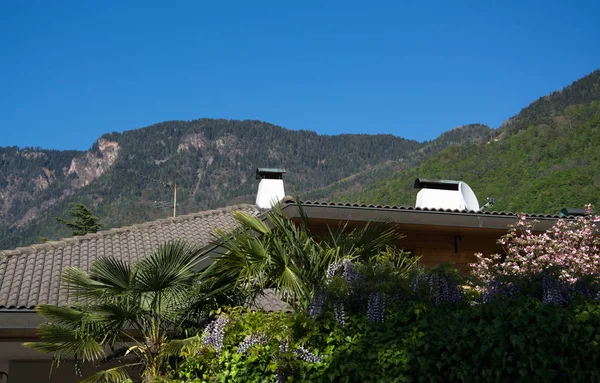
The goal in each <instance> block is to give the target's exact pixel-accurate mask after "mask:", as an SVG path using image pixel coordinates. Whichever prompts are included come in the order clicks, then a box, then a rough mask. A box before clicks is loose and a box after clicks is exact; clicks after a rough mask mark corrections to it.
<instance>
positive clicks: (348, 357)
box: [177, 298, 600, 382]
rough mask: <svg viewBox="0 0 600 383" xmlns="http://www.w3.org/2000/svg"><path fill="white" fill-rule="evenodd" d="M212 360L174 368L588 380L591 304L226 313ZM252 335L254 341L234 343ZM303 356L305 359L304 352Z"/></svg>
mask: <svg viewBox="0 0 600 383" xmlns="http://www.w3.org/2000/svg"><path fill="white" fill-rule="evenodd" d="M228 315H229V319H230V322H229V323H228V325H227V328H226V331H225V333H226V336H225V338H224V343H223V344H224V346H223V350H222V353H221V354H220V356H218V357H217V356H216V353H215V351H214V349H212V351H211V349H210V347H206V346H205V345H202V343H201V342H198V343H196V344H194V345H191V346H188V347H187V348H186V349H185V350H184V353H183V354H182V355H183V356H184V357H185V358H184V360H183V362H182V363H181V364H180V365H179V367H178V369H177V371H178V373H179V377H180V379H182V381H191V382H204V381H206V382H210V381H223V382H263V381H264V382H277V381H286V380H285V379H288V380H287V381H297V382H298V381H299V382H365V381H372V382H416V381H424V382H425V381H528V382H529V381H531V382H542V381H597V380H598V379H600V370H598V369H597V366H598V365H599V364H600V330H599V329H600V305H598V303H597V302H595V301H593V300H586V299H580V300H577V301H575V302H573V303H572V304H571V305H569V306H567V307H559V306H555V305H546V304H543V303H542V302H541V301H540V300H538V299H532V298H519V299H516V300H494V301H493V302H491V303H489V304H478V305H451V306H435V305H434V304H433V303H432V302H419V301H407V302H406V303H405V305H403V306H401V307H396V308H395V309H394V310H391V312H390V313H389V315H388V316H387V317H386V320H385V321H384V322H383V323H372V322H369V320H368V319H367V317H366V316H365V315H358V314H349V315H348V316H347V318H346V325H345V326H344V327H342V326H340V325H339V324H338V323H337V322H336V320H335V318H334V317H333V315H329V316H327V315H324V316H320V317H319V318H317V319H310V318H308V317H307V316H304V315H298V314H291V313H268V314H267V313H260V312H247V311H243V310H241V309H234V310H233V311H231V312H229V314H228ZM252 334H264V337H263V336H262V335H261V336H258V338H257V339H258V341H257V342H255V343H254V344H253V345H251V346H250V347H249V348H247V349H245V350H240V346H241V345H243V344H244V343H245V342H247V340H248V336H249V335H252ZM303 350H304V351H306V352H304V351H303Z"/></svg>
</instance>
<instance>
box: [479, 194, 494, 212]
mask: <svg viewBox="0 0 600 383" xmlns="http://www.w3.org/2000/svg"><path fill="white" fill-rule="evenodd" d="M495 202H496V199H495V198H494V197H487V202H486V203H485V205H483V206H482V207H481V209H479V210H480V211H482V210H484V209H487V208H488V207H492V206H494V203H495Z"/></svg>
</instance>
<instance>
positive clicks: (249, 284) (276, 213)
mask: <svg viewBox="0 0 600 383" xmlns="http://www.w3.org/2000/svg"><path fill="white" fill-rule="evenodd" d="M297 206H298V209H299V211H300V222H298V223H295V222H294V221H292V220H291V219H289V218H288V217H286V216H285V214H284V212H283V210H282V208H281V206H279V205H276V206H275V207H273V208H272V209H271V210H269V211H267V212H266V213H264V215H262V216H258V217H257V216H253V215H250V214H247V213H243V212H236V213H234V218H235V219H236V220H237V221H238V223H239V225H240V227H241V229H240V230H239V231H238V232H237V233H235V234H234V235H232V234H231V233H228V232H224V231H219V230H218V231H217V237H218V240H217V242H218V244H219V246H220V248H221V249H222V251H221V254H220V256H219V257H218V258H217V260H216V261H215V262H214V263H213V264H212V265H211V266H210V267H209V268H208V269H207V270H206V271H205V274H204V277H205V278H207V279H210V278H216V279H217V280H220V281H221V284H222V285H223V289H225V288H229V289H230V291H234V292H235V293H234V295H237V296H242V295H243V296H245V297H246V298H247V299H248V301H249V302H250V303H251V302H253V301H254V300H255V299H256V298H257V297H258V296H259V295H260V294H262V293H263V292H264V291H265V289H274V290H275V291H276V292H277V293H278V295H279V296H280V297H281V298H282V299H283V300H284V301H285V302H286V303H288V304H289V305H290V306H292V308H294V310H297V311H298V310H300V311H301V310H305V309H307V308H308V305H309V304H310V301H311V298H312V296H313V295H314V294H315V292H316V291H317V290H318V289H319V288H320V287H321V286H323V283H324V280H325V279H326V274H327V270H328V267H329V266H330V265H331V264H333V263H336V262H340V261H341V260H342V259H344V258H348V259H353V260H360V261H365V262H366V261H368V260H369V259H370V258H372V257H373V256H375V255H377V254H379V253H380V252H382V251H386V249H394V247H393V242H394V241H395V240H397V239H399V238H402V235H401V234H400V233H399V232H398V228H397V227H396V226H394V225H385V224H383V225H372V224H365V225H363V226H361V227H358V228H350V227H349V226H348V225H347V224H344V225H341V226H339V227H337V228H335V230H332V229H329V230H328V233H327V235H325V236H322V237H320V238H318V237H316V236H315V235H313V233H312V232H311V231H310V229H309V227H308V219H307V217H306V215H305V213H304V211H303V209H302V205H301V203H300V201H299V200H298V199H297Z"/></svg>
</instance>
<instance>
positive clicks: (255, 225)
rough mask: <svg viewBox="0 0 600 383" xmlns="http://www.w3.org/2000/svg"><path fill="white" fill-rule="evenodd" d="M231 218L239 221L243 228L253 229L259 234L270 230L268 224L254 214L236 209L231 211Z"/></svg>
mask: <svg viewBox="0 0 600 383" xmlns="http://www.w3.org/2000/svg"><path fill="white" fill-rule="evenodd" d="M233 218H234V219H235V220H236V221H238V222H239V223H240V226H241V227H242V228H243V229H249V230H253V231H255V232H257V233H259V234H267V233H268V232H269V231H270V229H269V226H267V224H266V223H265V222H263V220H262V219H260V218H259V217H256V216H254V215H251V214H248V213H244V212H241V211H236V212H234V213H233Z"/></svg>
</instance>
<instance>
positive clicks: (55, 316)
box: [35, 305, 86, 327]
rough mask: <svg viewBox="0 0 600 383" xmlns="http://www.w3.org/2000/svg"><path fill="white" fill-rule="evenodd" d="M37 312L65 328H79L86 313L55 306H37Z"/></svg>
mask: <svg viewBox="0 0 600 383" xmlns="http://www.w3.org/2000/svg"><path fill="white" fill-rule="evenodd" d="M35 311H36V312H37V313H38V314H40V315H41V316H43V317H44V318H46V319H48V320H50V322H52V323H55V324H60V325H63V326H71V327H76V326H79V325H80V324H81V322H82V320H83V319H84V318H85V315H86V313H85V312H84V311H81V310H79V309H76V308H71V307H61V306H55V305H37V306H36V307H35Z"/></svg>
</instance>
